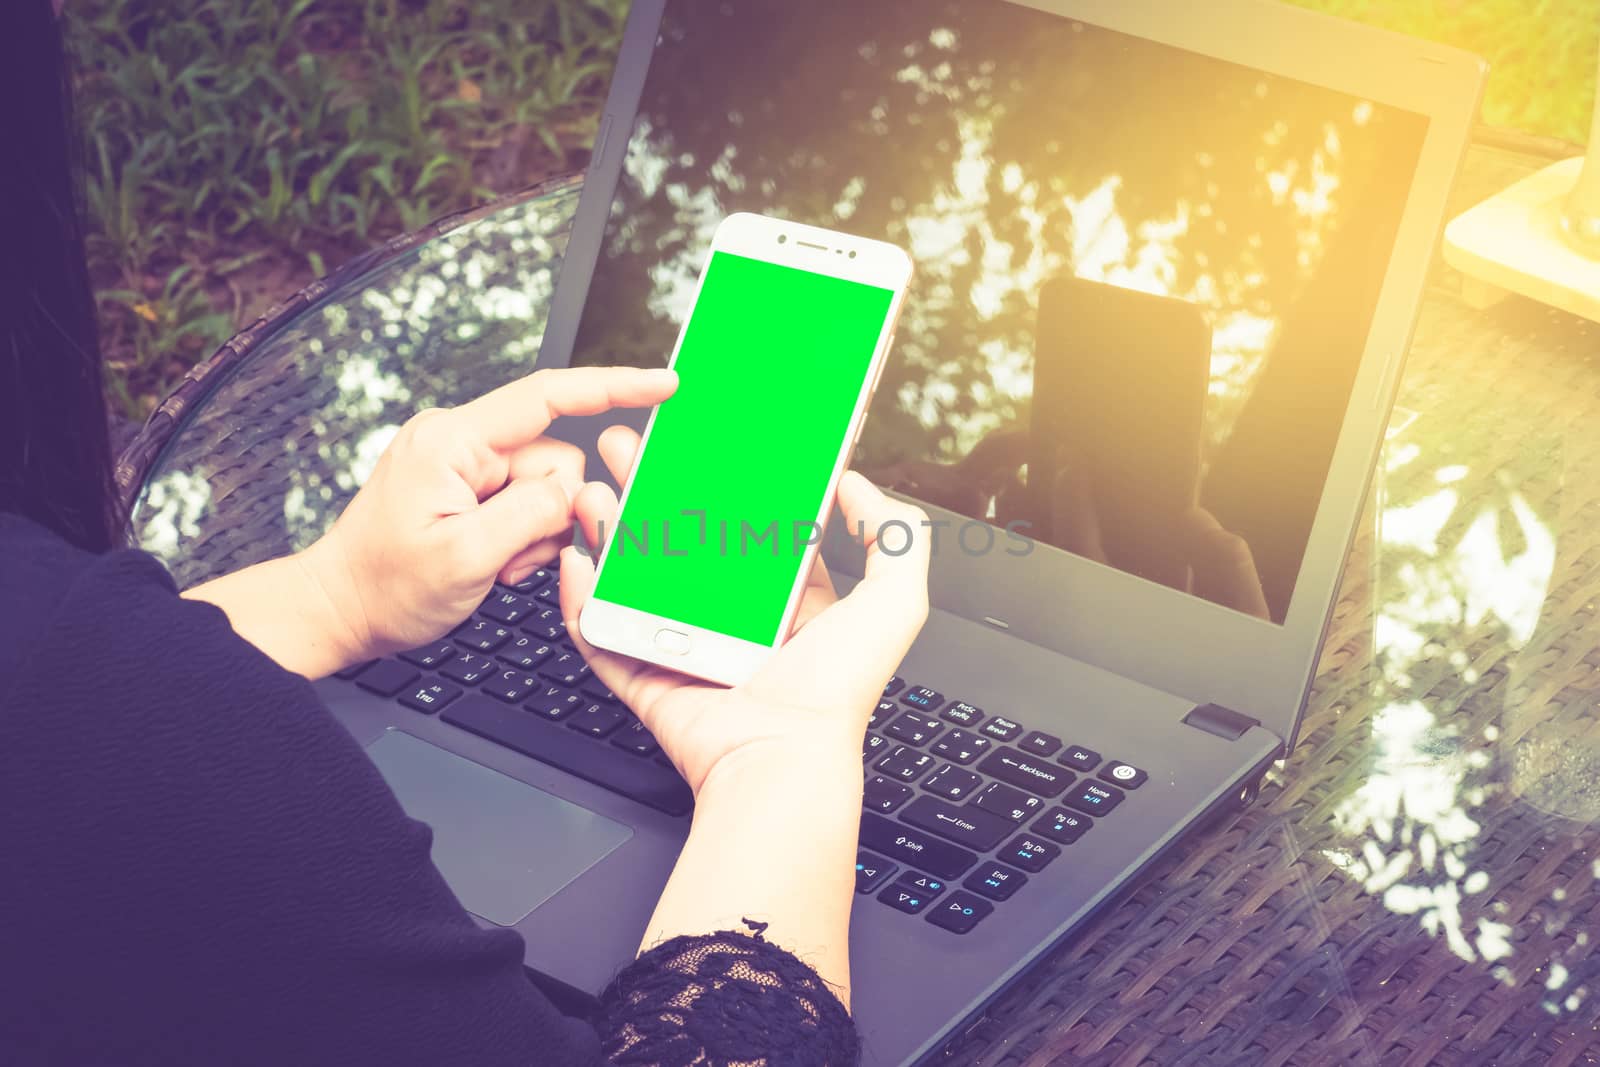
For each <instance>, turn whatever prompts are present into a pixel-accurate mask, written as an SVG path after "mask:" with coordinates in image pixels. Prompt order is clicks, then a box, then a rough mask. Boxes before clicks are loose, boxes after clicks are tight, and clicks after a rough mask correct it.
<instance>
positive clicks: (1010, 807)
mask: <svg viewBox="0 0 1600 1067" xmlns="http://www.w3.org/2000/svg"><path fill="white" fill-rule="evenodd" d="M972 806H973V807H975V808H978V809H979V810H981V811H987V812H988V813H989V814H990V815H1000V816H1004V817H1005V818H1007V819H1010V820H1011V821H1012V822H1021V821H1022V820H1023V819H1026V818H1027V817H1028V816H1030V815H1033V814H1035V813H1037V812H1040V811H1043V810H1044V801H1042V800H1040V799H1039V798H1038V797H1036V796H1030V795H1029V794H1027V793H1024V792H1023V791H1022V790H1020V789H1018V788H1017V787H1016V786H1012V785H1006V784H1005V783H1004V782H990V783H989V784H988V785H987V786H985V787H984V788H983V790H982V791H981V792H980V793H979V794H978V795H977V796H975V797H973V798H972Z"/></svg>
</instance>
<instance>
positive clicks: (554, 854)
mask: <svg viewBox="0 0 1600 1067" xmlns="http://www.w3.org/2000/svg"><path fill="white" fill-rule="evenodd" d="M367 755H369V756H371V757H372V762H373V763H375V764H377V765H378V770H379V771H380V772H382V774H383V777H384V778H385V779H387V780H388V782H389V788H391V789H393V790H394V794H395V796H397V797H399V798H400V806H401V807H403V808H404V809H405V811H406V814H407V815H409V816H411V817H412V818H413V819H416V820H417V821H419V822H425V823H427V824H428V825H429V826H430V827H432V828H433V862H434V865H435V866H437V867H438V868H439V870H440V871H441V872H443V874H444V880H445V881H446V882H448V883H449V884H450V888H451V889H453V890H454V891H455V894H456V896H457V897H458V898H460V900H461V903H462V904H463V905H464V906H465V907H466V909H467V910H468V911H470V912H472V913H473V914H474V915H481V916H483V917H484V918H485V919H488V920H489V921H490V922H492V923H497V924H499V925H500V926H511V925H513V924H515V923H517V922H518V921H520V920H521V919H522V918H523V916H525V915H527V914H528V913H529V912H530V911H532V910H533V909H534V908H537V907H538V906H539V905H540V904H543V903H544V902H545V901H547V900H549V899H550V898H551V897H553V896H555V895H556V894H557V893H559V892H560V891H561V890H562V889H563V888H564V887H565V886H567V885H568V884H569V883H571V882H572V880H573V879H574V878H577V877H578V876H579V875H580V874H582V873H583V872H584V871H587V870H588V869H589V868H590V867H593V866H594V865H595V864H596V863H599V862H600V861H601V860H603V859H605V858H606V856H608V855H610V854H611V852H612V850H614V849H615V848H616V847H617V846H618V845H620V844H622V843H623V842H624V841H626V840H628V838H630V837H632V836H633V831H632V830H631V829H629V828H628V827H626V826H624V825H622V824H621V823H619V822H616V821H614V820H612V819H608V818H606V817H605V816H604V815H596V814H595V813H594V812H592V811H590V810H589V809H588V808H580V807H579V806H578V805H576V804H573V803H570V802H568V801H565V800H562V799H561V798H560V797H557V796H551V795H550V794H549V793H546V792H545V791H544V790H542V789H537V788H535V787H533V786H531V785H528V784H527V783H525V782H519V781H517V780H516V779H515V778H511V777H509V776H507V775H504V774H501V773H500V772H499V771H494V770H490V769H489V768H488V767H485V766H483V765H482V764H480V763H473V762H472V761H471V760H469V759H465V758H463V757H461V756H457V755H456V754H455V753H453V752H446V751H445V750H444V749H442V748H439V747H438V746H436V745H430V744H429V743H428V742H426V741H423V740H420V739H418V738H415V737H412V736H411V735H410V734H407V733H401V732H400V731H398V730H390V731H388V732H387V733H385V734H384V735H383V736H382V737H380V738H378V740H376V741H374V742H373V743H372V744H370V745H368V746H367Z"/></svg>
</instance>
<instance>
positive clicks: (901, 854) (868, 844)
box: [861, 797, 978, 878]
mask: <svg viewBox="0 0 1600 1067" xmlns="http://www.w3.org/2000/svg"><path fill="white" fill-rule="evenodd" d="M922 799H924V800H932V799H933V798H932V797H924V798H922ZM861 847H862V848H867V849H871V850H872V851H873V852H876V853H878V854H879V855H880V856H887V857H889V858H890V859H892V860H896V861H898V862H900V863H904V864H906V865H908V866H909V865H912V864H915V865H916V866H917V868H918V869H919V870H924V871H927V872H928V873H929V874H936V875H938V876H939V877H941V878H959V877H961V876H962V875H963V874H966V873H967V871H969V870H971V869H972V866H973V865H974V864H975V863H977V862H978V856H977V853H975V852H969V851H968V850H967V849H964V848H962V847H960V846H959V845H951V844H946V843H945V842H943V841H941V840H939V839H938V838H937V837H934V836H933V835H931V834H925V833H922V832H921V831H919V830H914V829H912V828H911V827H909V826H903V825H901V824H900V823H897V822H894V821H892V820H890V819H885V818H884V817H883V816H882V815H874V814H873V813H872V812H870V811H868V812H863V813H862V815H861Z"/></svg>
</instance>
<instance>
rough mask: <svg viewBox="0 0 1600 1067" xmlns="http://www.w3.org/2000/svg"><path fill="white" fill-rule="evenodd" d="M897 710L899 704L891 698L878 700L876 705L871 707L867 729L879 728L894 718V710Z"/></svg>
mask: <svg viewBox="0 0 1600 1067" xmlns="http://www.w3.org/2000/svg"><path fill="white" fill-rule="evenodd" d="M899 710H900V705H898V704H896V703H895V702H894V701H892V700H880V701H878V706H877V707H875V708H873V709H872V718H870V719H868V720H867V729H869V730H877V729H881V728H882V727H883V724H884V723H886V722H888V721H889V720H890V719H892V718H894V716H895V712H897V711H899Z"/></svg>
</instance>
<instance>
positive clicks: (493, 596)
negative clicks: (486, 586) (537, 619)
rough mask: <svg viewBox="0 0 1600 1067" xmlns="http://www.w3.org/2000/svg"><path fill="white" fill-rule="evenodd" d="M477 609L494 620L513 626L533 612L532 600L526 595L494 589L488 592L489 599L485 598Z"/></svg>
mask: <svg viewBox="0 0 1600 1067" xmlns="http://www.w3.org/2000/svg"><path fill="white" fill-rule="evenodd" d="M478 610H479V611H480V612H482V613H483V614H484V615H486V616H488V617H489V618H491V619H493V620H494V621H495V622H501V623H505V624H506V625H507V626H514V625H515V624H517V623H519V622H521V621H522V620H523V619H525V618H527V617H528V616H529V615H531V614H533V610H534V608H533V601H531V600H529V599H527V598H526V597H520V596H518V595H517V594H515V593H503V592H501V591H499V590H495V591H494V592H493V593H490V594H489V599H488V600H485V601H484V602H483V605H482V606H481V607H479V608H478Z"/></svg>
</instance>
